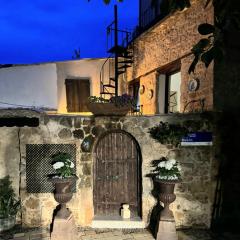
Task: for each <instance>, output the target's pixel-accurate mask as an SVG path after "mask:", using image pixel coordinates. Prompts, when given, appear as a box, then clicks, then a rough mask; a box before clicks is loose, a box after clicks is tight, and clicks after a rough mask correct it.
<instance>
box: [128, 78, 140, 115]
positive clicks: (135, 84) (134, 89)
mask: <svg viewBox="0 0 240 240" xmlns="http://www.w3.org/2000/svg"><path fill="white" fill-rule="evenodd" d="M139 87H140V83H139V80H133V81H132V82H130V83H129V85H128V93H129V95H131V96H133V97H134V99H135V101H136V104H137V106H136V109H134V111H135V112H139V111H140V96H139Z"/></svg>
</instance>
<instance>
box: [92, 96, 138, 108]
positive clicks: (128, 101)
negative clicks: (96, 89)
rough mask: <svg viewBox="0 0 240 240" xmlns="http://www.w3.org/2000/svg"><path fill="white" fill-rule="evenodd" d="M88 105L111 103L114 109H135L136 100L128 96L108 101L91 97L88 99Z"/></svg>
mask: <svg viewBox="0 0 240 240" xmlns="http://www.w3.org/2000/svg"><path fill="white" fill-rule="evenodd" d="M88 101H89V102H90V103H113V104H114V105H115V106H116V107H119V108H121V107H126V106H129V107H136V105H137V103H136V99H135V98H134V97H132V96H130V95H128V94H123V95H121V96H113V97H111V98H110V99H104V98H102V97H96V96H91V97H89V98H88Z"/></svg>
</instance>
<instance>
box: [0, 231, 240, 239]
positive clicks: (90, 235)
mask: <svg viewBox="0 0 240 240" xmlns="http://www.w3.org/2000/svg"><path fill="white" fill-rule="evenodd" d="M78 233H79V237H78V239H76V240H153V239H154V237H153V236H152V234H151V233H150V232H149V231H148V230H146V229H143V230H139V229H138V230H129V229H128V230H127V229H124V230H107V229H104V230H99V229H90V228H88V229H79V231H78ZM177 233H178V239H179V240H239V239H240V235H234V234H230V233H223V234H222V235H216V234H213V233H211V232H210V231H207V230H199V229H189V230H179V231H177ZM2 239H3V240H50V235H49V231H48V230H46V229H45V230H40V229H34V230H25V231H22V232H20V231H18V233H12V234H9V233H8V234H0V240H2Z"/></svg>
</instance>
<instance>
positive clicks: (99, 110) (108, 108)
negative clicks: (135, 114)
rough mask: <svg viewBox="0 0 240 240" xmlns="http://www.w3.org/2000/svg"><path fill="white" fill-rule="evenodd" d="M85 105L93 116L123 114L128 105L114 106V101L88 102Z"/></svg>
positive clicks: (125, 112) (126, 111)
mask: <svg viewBox="0 0 240 240" xmlns="http://www.w3.org/2000/svg"><path fill="white" fill-rule="evenodd" d="M87 107H88V109H89V111H90V112H92V113H93V114H94V115H95V116H125V115H127V113H128V112H129V111H130V109H131V107H130V106H125V107H116V106H115V104H114V103H88V104H87Z"/></svg>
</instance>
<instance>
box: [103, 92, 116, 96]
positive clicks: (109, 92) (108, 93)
mask: <svg viewBox="0 0 240 240" xmlns="http://www.w3.org/2000/svg"><path fill="white" fill-rule="evenodd" d="M100 94H101V95H103V94H108V95H114V94H115V93H110V92H100Z"/></svg>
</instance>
